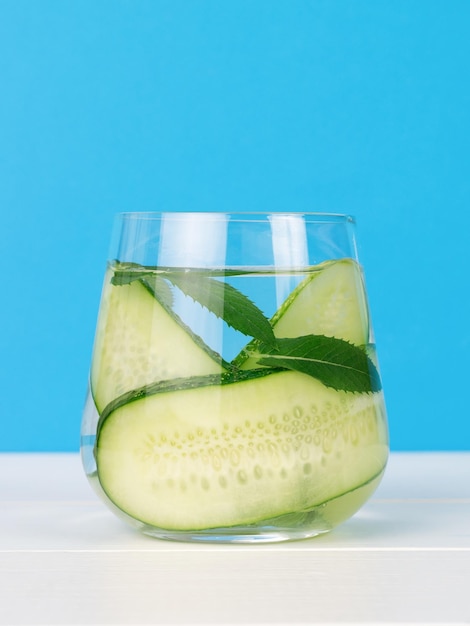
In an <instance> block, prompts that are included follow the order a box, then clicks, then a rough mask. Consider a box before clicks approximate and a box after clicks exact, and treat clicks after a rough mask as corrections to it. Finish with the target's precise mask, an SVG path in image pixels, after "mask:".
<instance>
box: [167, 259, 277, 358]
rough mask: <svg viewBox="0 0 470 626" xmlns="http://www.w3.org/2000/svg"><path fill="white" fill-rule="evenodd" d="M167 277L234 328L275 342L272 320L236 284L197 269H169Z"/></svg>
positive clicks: (245, 333)
mask: <svg viewBox="0 0 470 626" xmlns="http://www.w3.org/2000/svg"><path fill="white" fill-rule="evenodd" d="M165 278H166V279H168V280H169V281H170V282H171V283H173V285H175V286H176V287H178V288H179V289H181V291H182V292H183V293H184V294H186V295H187V296H189V297H190V298H192V299H193V300H195V301H196V302H199V304H201V305H202V306H203V307H205V308H206V309H208V310H209V311H211V312H212V313H214V315H216V316H217V317H220V318H222V319H223V320H224V322H226V323H227V324H228V325H229V326H231V327H232V328H234V329H235V330H238V331H239V332H241V333H243V334H244V335H248V336H249V337H254V338H256V339H259V340H260V341H263V342H264V343H266V344H267V345H270V346H274V345H275V338H274V333H273V329H272V327H271V324H270V323H269V320H268V319H267V318H266V317H265V316H264V315H263V313H262V311H261V310H260V309H259V308H258V307H257V306H256V305H255V304H253V302H252V301H251V300H250V299H249V298H247V296H245V295H244V294H243V293H241V292H240V291H238V289H235V287H232V286H231V285H229V284H228V283H225V282H222V281H219V280H215V279H214V278H210V277H209V276H206V275H204V274H202V273H201V272H195V271H188V272H186V273H182V272H166V273H165Z"/></svg>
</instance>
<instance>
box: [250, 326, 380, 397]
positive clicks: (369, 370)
mask: <svg viewBox="0 0 470 626" xmlns="http://www.w3.org/2000/svg"><path fill="white" fill-rule="evenodd" d="M251 356H255V357H258V363H259V365H267V366H270V367H280V368H285V369H290V370H296V371H298V372H303V373H304V374H308V375H309V376H313V377H314V378H317V379H318V380H319V381H321V382H322V383H323V384H324V385H326V386H327V387H333V388H334V389H336V390H338V391H351V392H357V393H364V392H375V391H380V389H381V388H382V387H381V382H380V376H379V373H378V371H377V368H376V367H375V365H374V363H373V362H372V361H371V360H370V358H369V357H368V356H367V354H366V352H365V350H364V349H363V348H360V347H358V346H355V345H353V344H351V343H349V342H347V341H344V340H343V339H337V338H336V337H325V336H323V335H306V336H304V337H295V338H293V339H287V338H286V339H277V340H276V346H275V347H272V346H268V345H260V346H258V349H257V350H256V353H255V352H253V353H252V355H251Z"/></svg>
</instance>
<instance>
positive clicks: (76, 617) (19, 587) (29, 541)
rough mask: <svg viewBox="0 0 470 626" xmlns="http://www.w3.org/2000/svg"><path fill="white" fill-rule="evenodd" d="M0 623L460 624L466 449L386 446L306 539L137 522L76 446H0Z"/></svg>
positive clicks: (465, 565) (468, 616)
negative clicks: (189, 540) (329, 522)
mask: <svg viewBox="0 0 470 626" xmlns="http://www.w3.org/2000/svg"><path fill="white" fill-rule="evenodd" d="M0 507H1V515H0V624H2V625H9V626H16V625H20V624H21V625H24V624H47V625H48V626H54V625H56V624H86V625H90V624H96V625H98V624H99V625H103V624H132V625H134V626H138V625H141V624H199V625H201V624H224V625H225V624H244V625H248V624H264V625H266V624H273V625H274V624H275V625H279V624H293V625H299V624H329V625H331V624H348V625H349V626H352V625H353V624H367V625H369V626H370V625H371V624H427V625H434V624H470V453H455V454H449V453H421V454H410V453H407V454H398V453H396V454H393V455H392V457H391V460H390V463H389V466H388V470H387V473H386V476H385V478H384V480H383V482H382V485H381V486H380V488H379V490H378V491H377V492H376V495H375V496H374V498H373V499H372V500H371V501H370V502H369V503H368V504H367V505H366V506H365V507H364V508H363V509H362V511H360V512H359V513H358V514H356V516H354V517H353V518H352V519H351V520H350V521H348V522H346V523H345V524H344V525H343V526H342V527H340V528H338V529H336V530H335V531H333V532H332V533H330V534H328V535H324V536H321V537H318V538H315V539H309V540H305V541H299V542H293V543H282V544H274V545H273V544H264V545H256V546H243V545H236V546H235V545H234V546H231V545H215V546H212V545H199V544H198V545H196V544H184V543H171V542H165V541H159V540H156V539H151V538H148V537H145V536H142V535H140V534H139V533H137V532H136V531H134V530H132V529H130V528H128V527H127V526H126V525H124V524H123V523H122V522H121V521H120V520H118V519H116V518H115V517H114V516H113V515H112V514H111V513H110V512H109V511H108V510H107V508H106V507H105V506H104V505H103V504H101V502H100V501H99V500H98V499H97V497H96V496H95V495H94V493H93V492H92V491H91V488H90V487H89V486H88V483H87V481H86V479H85V477H84V475H83V473H82V469H81V464H80V460H79V457H78V455H73V454H69V455H67V454H56V455H54V454H47V455H41V454H37V455H34V454H25V455H20V454H18V455H15V454H3V455H0Z"/></svg>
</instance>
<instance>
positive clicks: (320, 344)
mask: <svg viewBox="0 0 470 626" xmlns="http://www.w3.org/2000/svg"><path fill="white" fill-rule="evenodd" d="M81 450H82V459H83V464H84V468H85V471H86V474H87V475H88V477H89V479H90V481H91V483H92V485H93V486H94V487H95V489H96V490H97V492H98V493H99V494H100V496H101V497H102V498H103V500H104V501H105V502H106V504H108V505H109V506H110V507H111V509H112V510H113V511H114V512H115V513H116V514H118V515H119V516H120V517H121V518H123V519H124V520H126V521H127V522H129V523H131V524H132V525H133V526H135V527H137V528H139V529H140V530H141V531H143V532H144V533H146V534H149V535H152V536H155V537H159V538H164V539H173V540H181V541H206V542H210V541H213V542H262V541H282V540H288V539H300V538H305V537H311V536H314V535H317V534H320V533H324V532H327V531H329V530H331V529H332V528H333V527H334V526H336V525H337V524H339V523H341V522H343V521H344V520H346V519H348V518H349V517H350V516H351V515H353V514H354V513H355V512H356V511H357V510H358V509H359V508H360V507H361V506H362V505H363V504H364V503H365V502H366V501H367V499H368V498H369V497H370V496H371V494H372V493H373V491H374V490H375V488H376V487H377V485H378V483H379V481H380V479H381V477H382V475H383V472H384V469H385V465H386V462H387V458H388V430H387V418H386V412H385V405H384V397H383V392H382V387H381V381H380V375H379V372H378V364H377V359H376V351H375V345H374V340H373V334H372V326H371V321H370V316H369V309H368V305H367V297H366V290H365V286H364V277H363V272H362V268H361V266H360V264H359V261H358V258H357V252H356V245H355V236H354V220H353V219H352V218H351V217H350V216H347V215H329V214H319V213H311V214H304V213H302V214H301V213H238V214H234V213H232V214H227V213H194V212H192V213H124V214H120V215H118V216H117V218H116V224H115V230H114V237H113V243H112V249H111V254H110V257H109V262H108V266H107V269H106V273H105V279H104V286H103V293H102V298H101V306H100V311H99V316H98V322H97V329H96V336H95V343H94V349H93V357H92V363H91V371H90V385H89V395H88V399H87V403H86V406H85V411H84V416H83V424H82V438H81Z"/></svg>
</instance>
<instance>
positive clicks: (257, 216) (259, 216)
mask: <svg viewBox="0 0 470 626" xmlns="http://www.w3.org/2000/svg"><path fill="white" fill-rule="evenodd" d="M169 215H171V216H173V217H174V218H175V219H177V217H178V216H179V215H180V216H181V217H184V216H188V215H199V216H200V217H201V218H202V217H203V216H204V217H207V218H209V219H210V218H211V217H215V216H226V217H228V218H230V220H231V221H258V220H259V221H266V220H267V219H269V218H270V217H271V216H282V217H290V216H291V217H296V218H300V217H302V218H305V219H306V220H309V221H313V222H315V221H317V222H322V223H336V224H337V223H350V224H355V223H356V218H355V216H354V215H351V214H349V213H333V212H322V211H120V212H118V213H116V215H115V218H116V219H121V220H134V219H135V220H142V221H143V220H148V221H152V220H155V221H158V220H159V219H162V218H163V217H165V216H169Z"/></svg>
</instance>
